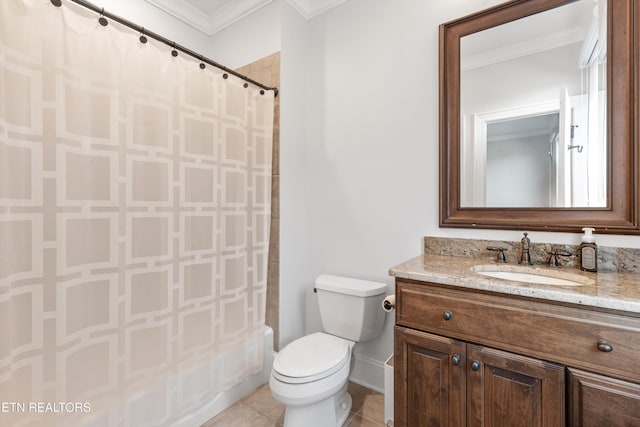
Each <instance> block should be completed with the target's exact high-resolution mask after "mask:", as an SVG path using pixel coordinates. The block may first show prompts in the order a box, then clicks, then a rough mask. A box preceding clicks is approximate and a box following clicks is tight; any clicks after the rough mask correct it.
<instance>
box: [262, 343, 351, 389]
mask: <svg viewBox="0 0 640 427" xmlns="http://www.w3.org/2000/svg"><path fill="white" fill-rule="evenodd" d="M350 359H351V349H350V346H349V341H347V340H345V339H343V338H339V337H336V336H333V335H329V334H325V333H322V332H316V333H314V334H311V335H307V336H304V337H302V338H299V339H297V340H295V341H293V342H291V343H290V344H289V345H287V346H285V347H284V348H283V349H282V350H280V352H279V353H278V355H277V356H276V358H275V360H274V362H273V376H274V377H275V378H277V379H278V380H279V381H282V382H284V383H288V384H302V383H309V382H313V381H318V380H320V379H322V378H326V377H328V376H330V375H332V374H334V373H335V372H337V371H339V370H340V369H341V368H342V367H343V366H344V365H345V364H347V363H348V362H349V361H350Z"/></svg>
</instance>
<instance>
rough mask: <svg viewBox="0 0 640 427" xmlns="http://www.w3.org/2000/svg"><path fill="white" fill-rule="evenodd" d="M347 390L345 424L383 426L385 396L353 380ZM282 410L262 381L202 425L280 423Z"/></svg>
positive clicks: (276, 426)
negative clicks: (347, 405)
mask: <svg viewBox="0 0 640 427" xmlns="http://www.w3.org/2000/svg"><path fill="white" fill-rule="evenodd" d="M348 391H349V394H351V398H352V400H353V403H352V406H351V413H350V415H349V417H348V418H347V422H346V423H345V424H344V427H384V425H385V424H384V396H383V395H382V394H381V393H378V392H376V391H373V390H370V389H368V388H366V387H363V386H361V385H358V384H356V383H353V382H349V388H348ZM284 411H285V407H284V405H282V404H281V403H280V402H278V401H276V400H275V399H274V398H273V395H272V394H271V390H270V389H269V385H268V384H264V385H262V386H260V387H259V388H258V389H256V391H254V392H253V393H251V394H250V395H249V396H247V397H245V398H244V399H242V400H241V401H240V402H238V403H236V404H235V405H234V406H232V407H231V408H229V409H227V410H226V411H224V412H222V413H221V414H219V415H218V416H216V417H215V418H212V419H211V420H209V421H207V422H206V423H205V424H203V425H202V427H282V425H283V423H284Z"/></svg>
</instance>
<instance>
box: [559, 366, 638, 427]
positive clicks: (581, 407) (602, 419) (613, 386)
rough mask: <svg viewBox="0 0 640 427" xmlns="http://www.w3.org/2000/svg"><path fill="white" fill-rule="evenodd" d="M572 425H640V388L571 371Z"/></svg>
mask: <svg viewBox="0 0 640 427" xmlns="http://www.w3.org/2000/svg"><path fill="white" fill-rule="evenodd" d="M569 426H571V427H602V426H607V427H637V426H640V385H638V384H634V383H630V382H626V381H621V380H616V379H613V378H608V377H603V376H601V375H596V374H592V373H590V372H584V371H579V370H577V369H569Z"/></svg>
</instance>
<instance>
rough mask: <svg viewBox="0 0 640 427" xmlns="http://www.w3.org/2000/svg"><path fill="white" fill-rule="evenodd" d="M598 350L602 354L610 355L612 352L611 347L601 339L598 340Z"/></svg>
mask: <svg viewBox="0 0 640 427" xmlns="http://www.w3.org/2000/svg"><path fill="white" fill-rule="evenodd" d="M598 350H600V351H602V352H604V353H610V352H612V351H613V346H612V345H611V344H609V343H608V342H607V340H603V339H602V338H601V339H599V340H598Z"/></svg>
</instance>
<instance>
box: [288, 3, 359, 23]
mask: <svg viewBox="0 0 640 427" xmlns="http://www.w3.org/2000/svg"><path fill="white" fill-rule="evenodd" d="M346 1H347V0H287V3H289V4H290V5H291V6H293V8H294V9H295V10H296V11H298V13H299V14H300V15H302V16H304V17H305V18H306V19H311V18H313V17H314V16H316V15H319V14H321V13H323V12H326V11H327V10H329V9H333V8H334V7H336V6H339V5H341V4H342V3H345V2H346Z"/></svg>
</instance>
